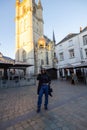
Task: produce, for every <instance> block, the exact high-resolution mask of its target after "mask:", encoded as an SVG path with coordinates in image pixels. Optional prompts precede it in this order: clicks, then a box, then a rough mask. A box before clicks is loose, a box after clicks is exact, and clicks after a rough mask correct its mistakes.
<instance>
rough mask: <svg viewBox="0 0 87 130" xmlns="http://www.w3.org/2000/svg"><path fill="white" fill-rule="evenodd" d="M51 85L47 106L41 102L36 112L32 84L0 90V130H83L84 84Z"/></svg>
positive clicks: (86, 124)
mask: <svg viewBox="0 0 87 130" xmlns="http://www.w3.org/2000/svg"><path fill="white" fill-rule="evenodd" d="M51 86H52V88H53V97H49V109H48V110H47V111H45V110H44V107H43V106H44V105H43V104H44V102H43V104H42V108H41V112H40V113H36V108H37V87H36V86H29V87H18V88H17V87H16V88H7V89H6V88H5V89H0V130H87V86H86V85H81V84H80V85H79V84H77V85H71V84H70V82H67V81H59V80H55V81H52V84H51ZM43 98H44V97H43ZM43 101H44V99H43Z"/></svg>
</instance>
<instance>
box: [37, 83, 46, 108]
mask: <svg viewBox="0 0 87 130" xmlns="http://www.w3.org/2000/svg"><path fill="white" fill-rule="evenodd" d="M43 94H45V101H44V105H45V106H46V107H47V105H48V85H42V86H41V89H40V91H39V95H38V102H37V105H38V108H40V107H41V104H42V97H43Z"/></svg>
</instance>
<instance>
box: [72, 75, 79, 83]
mask: <svg viewBox="0 0 87 130" xmlns="http://www.w3.org/2000/svg"><path fill="white" fill-rule="evenodd" d="M76 83H78V79H77V75H76V74H75V73H72V81H71V84H74V85H75V84H76Z"/></svg>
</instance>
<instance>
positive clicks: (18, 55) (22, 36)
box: [15, 0, 43, 73]
mask: <svg viewBox="0 0 87 130" xmlns="http://www.w3.org/2000/svg"><path fill="white" fill-rule="evenodd" d="M42 12H43V8H42V5H41V1H40V0H38V3H37V4H36V2H35V0H16V17H15V22H16V32H15V33H16V35H15V36H16V50H15V60H16V62H27V63H29V64H32V65H34V66H32V67H29V70H28V71H27V72H30V73H35V69H36V66H37V64H36V60H37V54H36V48H37V41H38V39H39V38H40V37H41V36H42V35H43V14H42Z"/></svg>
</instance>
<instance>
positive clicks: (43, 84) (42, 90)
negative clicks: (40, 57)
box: [37, 69, 51, 112]
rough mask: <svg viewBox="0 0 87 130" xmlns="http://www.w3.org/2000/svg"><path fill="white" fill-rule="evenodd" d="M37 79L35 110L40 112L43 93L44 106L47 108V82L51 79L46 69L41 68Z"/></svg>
mask: <svg viewBox="0 0 87 130" xmlns="http://www.w3.org/2000/svg"><path fill="white" fill-rule="evenodd" d="M37 80H38V81H39V83H38V89H37V93H38V101H37V112H40V110H41V104H42V97H43V94H45V100H44V108H45V110H47V109H48V95H49V84H50V82H51V79H50V77H49V76H48V75H47V73H46V70H45V69H41V73H40V74H38V76H37Z"/></svg>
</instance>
